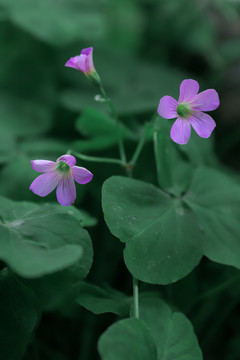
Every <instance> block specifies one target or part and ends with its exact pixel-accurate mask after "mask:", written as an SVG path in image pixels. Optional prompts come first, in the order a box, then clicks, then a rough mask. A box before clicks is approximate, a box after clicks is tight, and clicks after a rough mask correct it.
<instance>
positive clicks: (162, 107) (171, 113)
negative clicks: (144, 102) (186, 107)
mask: <svg viewBox="0 0 240 360" xmlns="http://www.w3.org/2000/svg"><path fill="white" fill-rule="evenodd" d="M177 106H178V103H177V101H176V100H175V99H174V98H172V97H171V96H164V97H162V98H161V99H160V103H159V105H158V113H159V115H160V116H162V117H163V118H165V119H172V118H175V117H177Z"/></svg>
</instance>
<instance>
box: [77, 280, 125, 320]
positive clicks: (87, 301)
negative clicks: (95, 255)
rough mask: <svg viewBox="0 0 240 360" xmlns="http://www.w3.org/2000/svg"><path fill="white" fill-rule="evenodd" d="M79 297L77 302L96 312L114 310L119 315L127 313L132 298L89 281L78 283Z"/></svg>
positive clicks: (101, 312)
mask: <svg viewBox="0 0 240 360" xmlns="http://www.w3.org/2000/svg"><path fill="white" fill-rule="evenodd" d="M76 288H77V291H78V294H79V295H78V297H77V299H76V302H77V303H78V304H80V305H82V306H83V307H85V308H86V309H87V310H90V311H92V312H93V313H94V314H103V313H107V312H112V313H114V314H117V315H122V316H124V315H127V314H128V313H129V310H130V299H129V298H128V297H127V296H126V295H124V294H123V293H121V292H120V291H116V290H114V289H111V288H102V287H100V286H96V285H93V284H90V283H87V282H80V283H78V284H77V285H76Z"/></svg>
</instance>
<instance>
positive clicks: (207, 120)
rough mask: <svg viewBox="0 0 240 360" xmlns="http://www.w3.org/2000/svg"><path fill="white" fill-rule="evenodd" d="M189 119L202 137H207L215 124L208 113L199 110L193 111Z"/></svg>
mask: <svg viewBox="0 0 240 360" xmlns="http://www.w3.org/2000/svg"><path fill="white" fill-rule="evenodd" d="M189 121H190V122H191V124H192V127H193V128H194V130H195V131H196V133H197V134H198V135H199V136H201V137H202V138H208V137H209V136H210V135H211V133H212V131H213V129H214V128H215V126H216V123H215V121H214V120H213V118H212V117H211V116H210V115H208V114H204V113H202V112H200V111H199V112H196V113H194V115H192V116H191V117H190V118H189Z"/></svg>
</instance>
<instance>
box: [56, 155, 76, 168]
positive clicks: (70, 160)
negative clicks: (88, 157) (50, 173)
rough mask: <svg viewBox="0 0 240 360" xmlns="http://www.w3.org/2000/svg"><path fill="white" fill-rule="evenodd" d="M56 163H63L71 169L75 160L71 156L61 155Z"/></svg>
mask: <svg viewBox="0 0 240 360" xmlns="http://www.w3.org/2000/svg"><path fill="white" fill-rule="evenodd" d="M58 161H64V162H65V163H66V164H68V165H69V166H70V167H73V166H74V165H75V164H76V159H75V157H74V156H72V155H62V156H60V157H59V158H58V159H57V162H58Z"/></svg>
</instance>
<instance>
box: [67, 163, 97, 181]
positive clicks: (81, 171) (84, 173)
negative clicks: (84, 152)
mask: <svg viewBox="0 0 240 360" xmlns="http://www.w3.org/2000/svg"><path fill="white" fill-rule="evenodd" d="M72 177H73V178H74V180H75V181H76V182H77V183H79V184H87V183H88V182H89V181H91V180H92V177H93V174H92V173H91V172H90V171H88V170H87V169H85V168H83V167H80V166H74V167H73V168H72Z"/></svg>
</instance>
